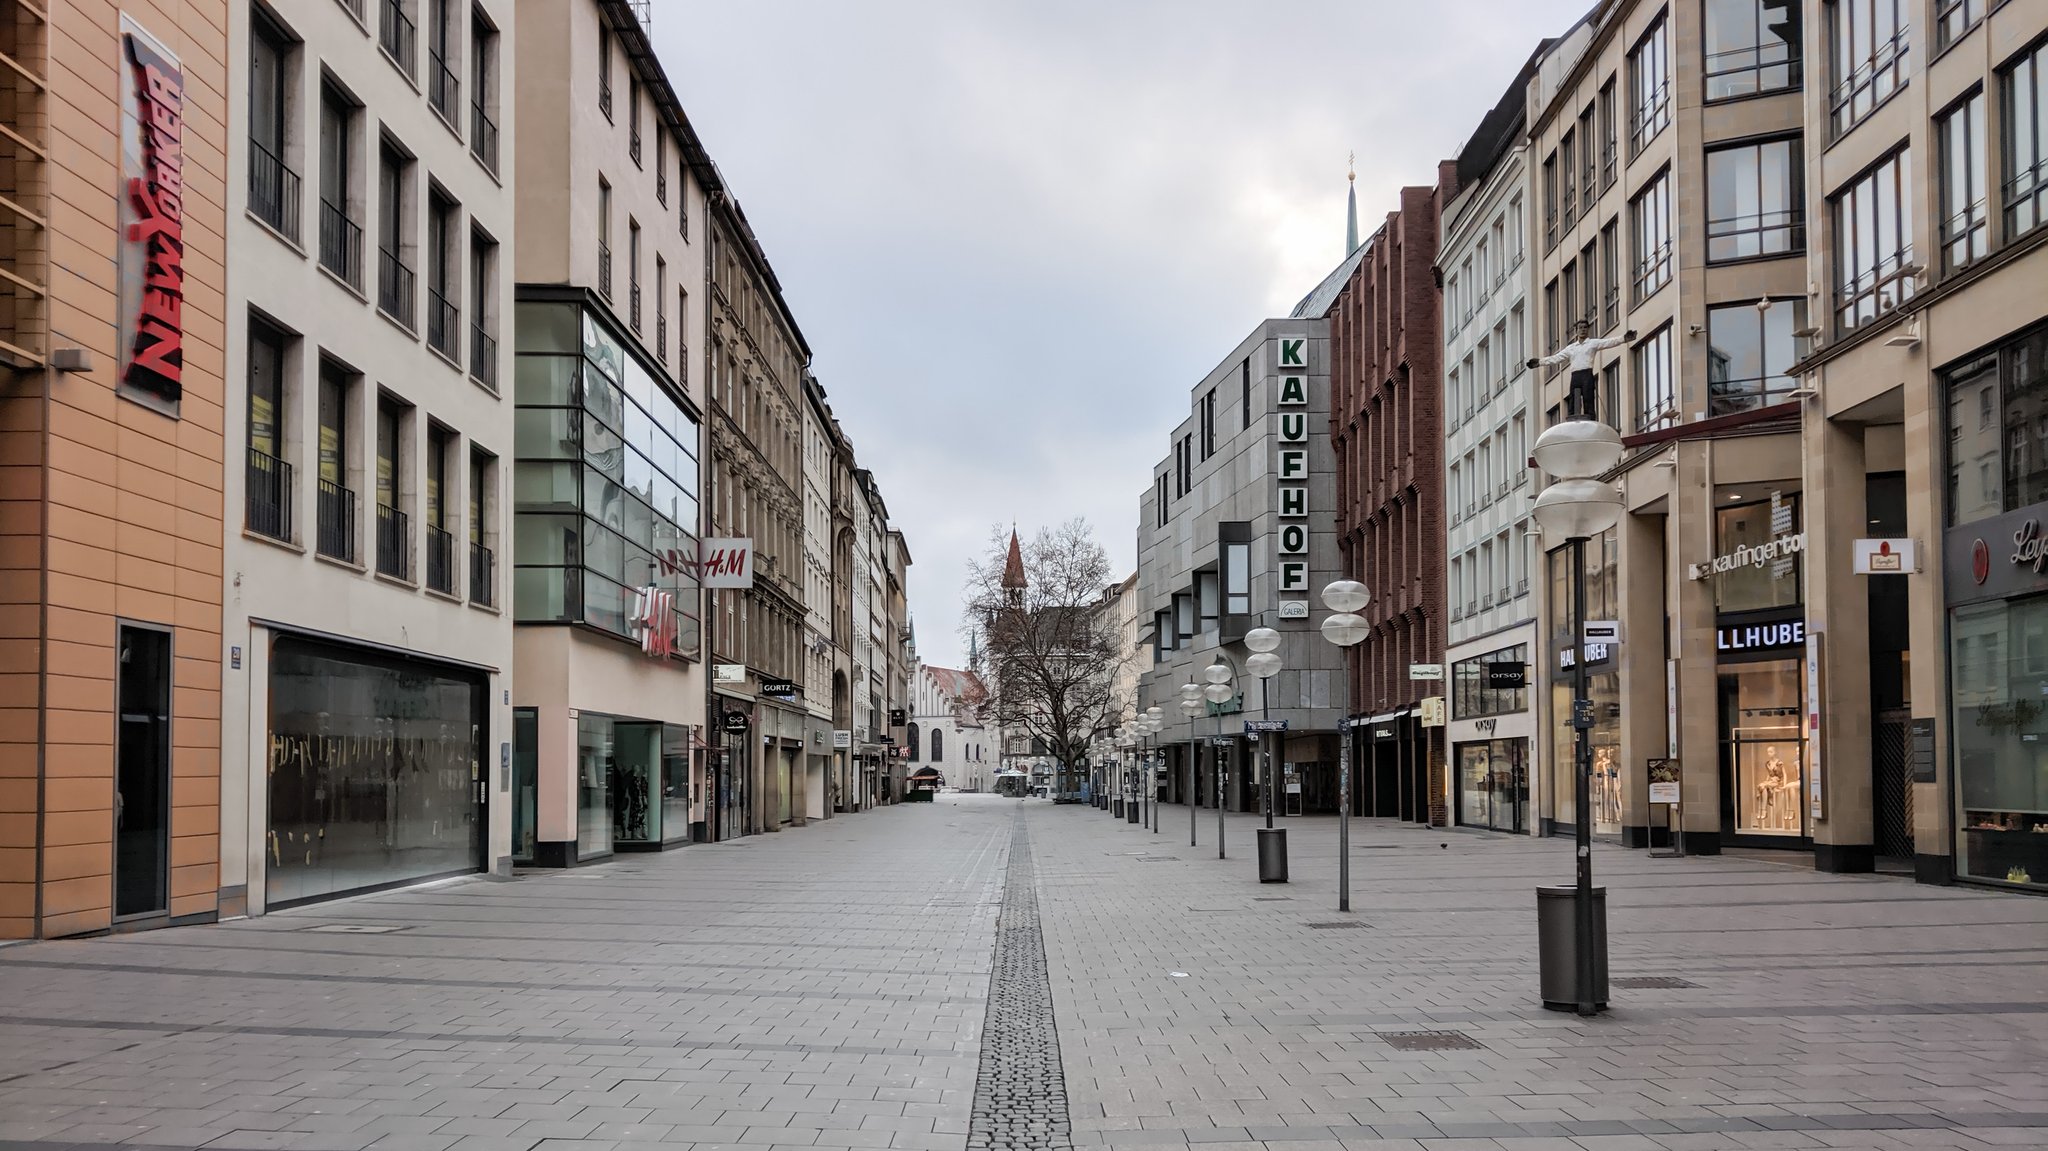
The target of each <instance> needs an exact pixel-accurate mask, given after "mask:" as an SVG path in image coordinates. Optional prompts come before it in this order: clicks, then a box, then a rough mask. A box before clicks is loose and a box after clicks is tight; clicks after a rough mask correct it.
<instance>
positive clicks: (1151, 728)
mask: <svg viewBox="0 0 2048 1151" xmlns="http://www.w3.org/2000/svg"><path fill="white" fill-rule="evenodd" d="M1165 730H1166V709H1165V708H1162V707H1160V706H1159V705H1158V704H1156V703H1155V704H1153V705H1152V706H1151V707H1148V708H1146V709H1145V733H1146V734H1147V735H1150V736H1151V737H1152V753H1151V755H1150V756H1149V757H1147V759H1146V763H1145V794H1146V797H1147V799H1148V800H1149V801H1150V804H1151V808H1152V834H1154V835H1158V834H1159V765H1160V763H1161V756H1160V754H1159V733H1160V732H1162V731H1165Z"/></svg>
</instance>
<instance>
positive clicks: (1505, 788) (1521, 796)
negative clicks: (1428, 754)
mask: <svg viewBox="0 0 2048 1151" xmlns="http://www.w3.org/2000/svg"><path fill="white" fill-rule="evenodd" d="M1528 746H1529V745H1528V743H1527V741H1525V740H1520V739H1489V740H1483V741H1481V742H1478V743H1461V744H1459V745H1458V747H1457V773H1458V774H1457V780H1458V807H1457V812H1458V823H1459V824H1460V825H1462V826H1465V827H1483V828H1488V829H1491V830H1493V831H1511V832H1521V831H1525V830H1527V829H1528V824H1529V771H1528V762H1527V760H1528Z"/></svg>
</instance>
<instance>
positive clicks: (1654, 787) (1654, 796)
mask: <svg viewBox="0 0 2048 1151" xmlns="http://www.w3.org/2000/svg"><path fill="white" fill-rule="evenodd" d="M1678 795H1679V778H1678V761H1677V760H1675V759H1653V760H1651V761H1650V802H1651V803H1668V804H1672V805H1674V806H1675V805H1676V804H1677V803H1678Z"/></svg>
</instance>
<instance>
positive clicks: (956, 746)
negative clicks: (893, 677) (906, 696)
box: [906, 664, 1002, 791]
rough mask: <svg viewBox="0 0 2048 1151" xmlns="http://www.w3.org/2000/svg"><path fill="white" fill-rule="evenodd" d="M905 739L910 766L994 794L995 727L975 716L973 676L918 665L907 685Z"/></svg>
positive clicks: (977, 699) (977, 694) (978, 695)
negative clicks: (933, 769) (931, 769)
mask: <svg viewBox="0 0 2048 1151" xmlns="http://www.w3.org/2000/svg"><path fill="white" fill-rule="evenodd" d="M910 694H911V704H910V725H909V727H908V728H906V731H907V732H908V733H909V734H908V736H907V740H908V742H909V747H910V759H911V767H912V769H913V770H915V769H916V768H919V767H936V768H938V769H939V773H940V775H941V776H943V777H944V778H945V781H946V784H947V785H948V786H950V787H957V788H959V789H961V790H962V791H993V790H995V781H996V772H997V771H1000V770H1001V769H1002V765H1001V763H1000V759H1001V757H1000V756H998V755H997V754H996V738H995V732H994V729H993V728H988V727H984V726H983V725H982V721H981V719H980V716H979V705H980V703H981V700H982V696H983V693H982V687H981V681H980V680H979V679H978V678H976V677H975V675H974V673H973V672H968V671H956V670H954V669H952V668H949V667H933V666H931V665H930V664H923V665H920V666H919V667H918V668H917V669H916V671H915V672H914V673H913V674H912V676H911V681H910Z"/></svg>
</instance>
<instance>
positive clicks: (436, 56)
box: [427, 48, 462, 131]
mask: <svg viewBox="0 0 2048 1151" xmlns="http://www.w3.org/2000/svg"><path fill="white" fill-rule="evenodd" d="M461 92H462V80H461V78H460V77H458V76H456V75H455V69H453V68H450V67H449V66H448V62H447V61H446V60H443V59H442V58H441V54H440V53H439V52H436V51H434V50H433V49H432V48H429V49H427V103H428V104H429V105H431V106H432V107H433V109H434V111H436V112H438V113H440V114H441V119H443V120H446V121H447V122H448V124H449V126H450V127H454V126H455V125H456V124H457V120H456V109H458V108H460V107H461V106H462V105H461V102H460V101H459V100H458V99H457V97H458V96H459V95H460V94H461ZM456 130H457V131H460V130H461V129H460V128H457V129H456Z"/></svg>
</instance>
